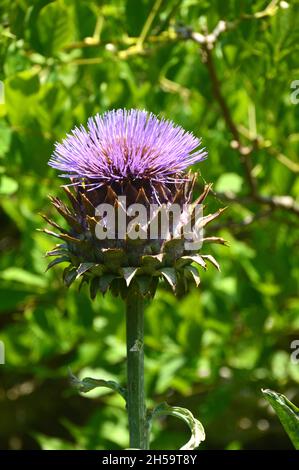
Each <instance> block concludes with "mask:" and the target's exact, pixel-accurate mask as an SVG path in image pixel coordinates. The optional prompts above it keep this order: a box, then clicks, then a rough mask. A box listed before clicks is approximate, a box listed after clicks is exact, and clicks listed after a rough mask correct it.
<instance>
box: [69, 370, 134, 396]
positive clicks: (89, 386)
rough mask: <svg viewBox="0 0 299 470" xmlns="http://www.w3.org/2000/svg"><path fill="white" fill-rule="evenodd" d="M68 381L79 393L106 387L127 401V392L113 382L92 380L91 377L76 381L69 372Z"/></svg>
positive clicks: (76, 378)
mask: <svg viewBox="0 0 299 470" xmlns="http://www.w3.org/2000/svg"><path fill="white" fill-rule="evenodd" d="M70 380H71V383H72V385H74V386H75V387H77V388H78V389H79V390H80V392H82V393H87V392H90V391H91V390H93V389H95V388H97V387H106V388H110V390H114V391H115V392H117V393H119V394H120V395H121V396H122V397H123V398H124V399H125V400H126V399H127V391H126V389H125V388H123V387H121V386H120V385H119V384H118V383H117V382H114V380H102V379H93V378H91V377H86V378H84V379H83V380H80V379H78V377H76V376H75V375H73V374H72V373H71V372H70Z"/></svg>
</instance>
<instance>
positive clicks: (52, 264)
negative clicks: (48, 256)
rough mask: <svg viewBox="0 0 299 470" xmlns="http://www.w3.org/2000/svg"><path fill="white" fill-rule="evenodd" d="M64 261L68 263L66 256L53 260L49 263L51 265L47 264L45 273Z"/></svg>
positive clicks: (68, 259)
mask: <svg viewBox="0 0 299 470" xmlns="http://www.w3.org/2000/svg"><path fill="white" fill-rule="evenodd" d="M66 261H68V262H70V258H69V257H68V256H61V258H56V259H54V260H53V261H51V263H49V264H48V266H47V269H46V272H47V271H48V270H49V269H51V268H53V266H55V265H56V264H60V263H64V262H66Z"/></svg>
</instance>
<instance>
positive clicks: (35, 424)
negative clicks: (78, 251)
mask: <svg viewBox="0 0 299 470" xmlns="http://www.w3.org/2000/svg"><path fill="white" fill-rule="evenodd" d="M298 7H299V3H298V1H288V2H286V1H281V2H279V1H269V0H268V1H250V0H240V1H237V0H228V1H225V2H224V1H222V0H219V1H217V0H215V1H206V0H202V1H198V0H179V1H177V0H169V1H163V0H158V1H147V0H128V1H127V2H125V1H121V0H113V1H110V2H109V1H102V2H100V1H99V2H96V1H79V0H77V1H76V0H56V1H52V2H49V1H47V0H43V1H42V0H36V1H27V0H16V1H14V2H12V1H10V0H9V1H7V0H1V2H0V8H1V26H0V62H1V74H0V79H1V80H2V82H3V84H4V94H5V97H4V98H5V103H4V104H1V105H0V197H1V203H0V226H1V229H0V328H1V330H0V340H2V341H3V342H4V344H5V349H6V364H5V365H0V448H1V449H36V448H44V449H116V448H125V447H127V446H128V433H127V428H126V414H125V410H124V406H123V403H122V399H121V398H120V397H118V396H116V395H114V394H112V393H110V392H109V391H106V390H105V389H100V392H99V391H96V392H91V393H90V394H87V395H80V394H78V393H77V392H76V391H75V390H73V389H72V388H71V386H70V385H69V383H68V367H70V368H71V370H72V371H73V372H74V373H75V374H77V375H79V376H80V377H84V376H87V375H91V376H92V377H95V378H104V379H119V380H121V382H122V383H125V342H124V338H125V329H124V311H123V305H122V302H121V301H120V300H118V299H114V298H112V297H110V296H109V295H108V296H106V297H105V298H100V297H99V298H98V299H96V301H94V302H93V303H92V302H91V301H90V300H89V298H88V292H87V291H85V290H83V291H82V292H81V293H80V294H78V292H77V290H76V288H72V289H70V290H69V291H67V289H66V288H65V287H64V286H63V284H62V281H61V274H62V268H59V267H57V268H54V269H53V270H52V271H51V272H48V273H46V274H45V272H44V271H45V267H46V265H47V260H46V259H45V258H44V257H43V254H44V252H45V251H46V250H47V249H49V248H51V247H52V245H53V243H52V241H51V240H50V239H49V238H47V237H46V236H45V235H44V234H42V233H39V232H37V231H36V229H37V228H42V227H44V223H43V221H42V219H41V217H40V216H39V212H44V213H47V214H48V215H50V216H53V210H52V209H51V208H50V204H49V201H48V198H47V196H48V194H52V195H61V193H62V191H61V189H60V187H59V186H60V184H61V180H59V179H58V178H57V174H56V173H55V172H54V170H51V169H50V168H49V167H48V166H47V161H48V160H49V158H50V156H51V153H52V151H53V145H54V142H55V141H56V140H61V139H62V138H63V137H64V136H65V134H66V133H67V132H69V131H70V130H71V129H72V128H73V127H74V126H75V125H78V124H79V123H83V124H85V123H86V120H87V118H88V117H89V116H91V115H94V114H95V113H97V112H99V113H102V112H104V111H106V110H108V109H112V108H119V107H126V108H131V107H134V108H145V109H147V110H150V111H152V112H154V113H156V114H158V115H160V116H164V117H166V118H170V119H172V120H174V121H175V122H176V123H178V124H180V125H182V126H184V127H185V128H186V129H188V130H191V131H193V132H194V133H195V134H196V135H197V136H202V137H203V143H204V145H205V146H206V147H207V149H208V151H209V158H208V159H207V160H206V161H205V162H204V163H201V164H200V165H199V166H198V168H197V170H199V171H200V172H201V176H199V186H200V185H202V183H203V182H204V181H208V182H213V184H214V186H213V189H214V194H211V195H210V196H209V198H208V208H207V211H212V210H214V209H215V208H219V207H222V206H226V205H227V206H228V210H227V211H226V212H225V214H224V215H223V216H222V217H221V218H219V219H217V221H215V223H214V225H213V224H211V225H210V228H209V234H210V235H219V236H223V237H224V238H226V239H227V240H228V241H229V243H230V246H229V247H223V246H216V248H212V247H211V253H213V254H214V255H215V257H217V259H218V261H219V262H220V264H221V268H222V272H221V273H218V272H216V270H214V269H213V267H211V268H210V269H209V270H208V272H206V273H203V275H202V280H201V286H200V288H199V289H198V290H196V289H194V290H192V291H191V292H190V294H188V296H186V297H185V298H181V299H175V298H174V296H173V295H172V293H171V292H170V291H169V290H167V289H166V287H165V286H163V285H162V284H161V287H160V289H159V291H158V294H157V296H156V298H155V301H154V302H153V303H152V304H151V306H150V307H149V308H148V309H147V311H146V393H147V396H148V397H150V398H149V404H153V403H159V402H162V401H163V400H167V401H168V403H169V404H173V405H177V406H184V407H188V408H189V409H190V410H191V411H192V412H193V414H194V415H195V416H196V417H197V418H198V419H200V420H201V421H202V423H203V424H204V427H205V429H206V433H207V439H206V441H205V443H204V444H202V447H201V448H203V449H223V448H225V449H271V448H273V449H278V448H282V449H287V448H291V444H290V442H289V440H288V438H287V436H286V435H285V433H284V431H283V429H282V427H281V426H280V424H279V421H278V419H277V417H275V416H274V415H273V413H272V412H271V410H270V409H269V406H268V405H267V404H266V402H265V401H264V399H263V397H262V394H261V391H260V390H261V388H272V389H274V390H277V391H279V392H282V393H285V394H287V396H288V397H289V398H290V399H291V400H292V401H293V402H294V403H297V404H298V403H299V392H298V387H299V365H298V364H295V363H293V362H292V361H291V360H290V354H291V352H292V350H291V342H292V341H293V340H295V339H299V298H298V279H299V257H298V249H299V236H298V235H299V230H298V225H299V224H298V216H299V209H298V202H299V201H298V199H299V180H298V172H299V161H298V148H299V131H298V121H299V104H297V105H296V104H295V103H292V100H291V93H292V92H294V90H292V89H291V83H292V82H293V81H294V80H296V79H297V80H298V79H299V63H298V50H299V14H298V13H299V8H298ZM219 21H224V22H225V25H226V30H225V31H223V32H221V31H220V29H221V28H219V27H218V28H217V25H218V26H219ZM221 24H222V23H220V26H221ZM215 28H216V30H215ZM194 32H196V33H197V34H194ZM209 34H210V36H209ZM207 38H208V39H207ZM297 96H298V98H299V93H298V94H297ZM296 199H297V202H296ZM187 439H188V431H187V429H186V428H185V427H184V424H183V423H181V422H179V421H176V420H175V418H167V419H165V420H162V421H159V422H157V423H156V424H155V427H154V430H153V440H152V448H154V449H159V448H160V449H173V448H178V447H179V446H180V445H182V444H183V443H184V442H185V441H186V440H187Z"/></svg>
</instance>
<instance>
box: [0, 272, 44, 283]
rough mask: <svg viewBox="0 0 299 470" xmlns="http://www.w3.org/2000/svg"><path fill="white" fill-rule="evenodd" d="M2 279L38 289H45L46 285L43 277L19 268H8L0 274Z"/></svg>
mask: <svg viewBox="0 0 299 470" xmlns="http://www.w3.org/2000/svg"><path fill="white" fill-rule="evenodd" d="M0 279H4V280H5V281H13V282H14V283H15V282H19V283H21V284H26V285H31V286H36V287H45V285H46V280H45V278H44V277H43V276H39V275H37V274H33V273H31V272H29V271H25V270H24V269H21V268H17V267H11V268H6V270H5V271H2V272H0Z"/></svg>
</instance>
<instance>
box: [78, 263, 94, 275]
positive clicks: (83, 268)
mask: <svg viewBox="0 0 299 470" xmlns="http://www.w3.org/2000/svg"><path fill="white" fill-rule="evenodd" d="M94 265H95V264H94V263H81V264H80V265H79V267H78V268H77V278H78V277H80V276H82V274H84V273H86V272H87V271H89V269H90V268H92V267H93V266H94Z"/></svg>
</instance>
